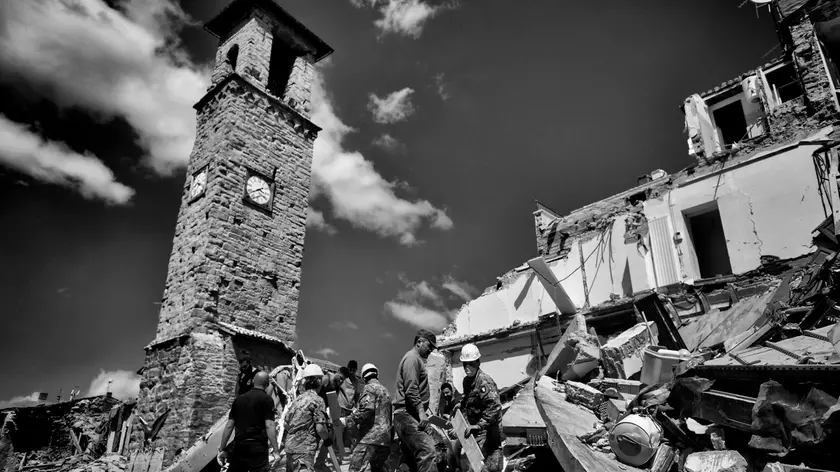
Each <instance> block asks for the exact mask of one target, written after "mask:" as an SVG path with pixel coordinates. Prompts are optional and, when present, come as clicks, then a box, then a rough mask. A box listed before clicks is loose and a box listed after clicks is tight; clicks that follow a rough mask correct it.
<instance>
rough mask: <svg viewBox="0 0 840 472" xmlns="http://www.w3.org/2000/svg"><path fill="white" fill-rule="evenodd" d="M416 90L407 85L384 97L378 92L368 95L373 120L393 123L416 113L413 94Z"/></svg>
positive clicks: (381, 122) (380, 122)
mask: <svg viewBox="0 0 840 472" xmlns="http://www.w3.org/2000/svg"><path fill="white" fill-rule="evenodd" d="M412 93H414V90H413V89H411V88H409V87H405V88H404V89H402V90H397V91H396V92H391V93H390V94H388V95H387V96H385V97H384V98H379V97H378V96H376V94H373V93H371V94H370V95H368V110H369V111H370V112H371V113H373V121H375V122H376V123H379V124H393V123H396V122H398V121H404V120H406V119H408V117H409V116H411V115H412V114H413V113H414V105H413V104H412V103H411V94H412Z"/></svg>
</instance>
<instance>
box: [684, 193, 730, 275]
mask: <svg viewBox="0 0 840 472" xmlns="http://www.w3.org/2000/svg"><path fill="white" fill-rule="evenodd" d="M685 223H686V227H687V228H688V233H689V235H690V237H691V242H692V244H693V246H694V253H695V255H696V256H697V266H698V267H697V268H698V270H699V271H700V277H701V278H704V279H707V278H712V277H718V276H722V275H731V274H732V265H731V264H730V262H729V251H728V250H727V248H726V236H725V235H724V233H723V222H722V221H721V219H720V211H718V207H717V203H716V202H713V203H712V204H711V206H706V205H704V206H703V207H702V208H699V209H697V210H695V211H690V212H686V213H685Z"/></svg>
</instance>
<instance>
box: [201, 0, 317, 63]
mask: <svg viewBox="0 0 840 472" xmlns="http://www.w3.org/2000/svg"><path fill="white" fill-rule="evenodd" d="M256 7H262V8H263V9H265V10H267V11H268V12H269V13H270V14H272V15H273V16H274V17H275V18H276V19H277V20H278V21H280V22H282V23H283V24H284V25H286V26H287V27H288V28H290V29H291V30H292V31H293V32H294V33H295V34H296V35H297V36H299V37H300V38H302V39H303V40H304V41H305V42H306V43H307V44H305V45H299V47H300V48H301V49H303V50H305V52H307V53H309V54H311V55H312V57H313V62H318V61H320V60H321V59H324V58H325V57H327V56H329V55H330V54H332V52H333V49H332V48H331V47H330V46H329V45H327V43H325V42H324V41H323V40H322V39H321V38H319V37H318V36H317V35H316V34H315V33H313V32H312V31H310V30H309V28H307V27H306V26H304V25H303V24H301V23H300V22H299V21H298V20H296V19H295V18H294V17H293V16H292V15H290V14H289V12H287V11H286V10H285V9H283V7H281V6H280V4H279V2H278V1H277V0H233V1H232V2H230V3H228V4H227V6H226V7H225V8H224V9H222V11H221V12H219V14H217V15H216V16H214V17H213V18H212V19H211V20H210V21H208V22H207V23H205V24H204V29H205V31H207V32H208V33H210V34H212V35H213V36H215V37H217V38H219V39H223V38H224V37H225V36H226V35H227V34H228V33H230V32H231V31H232V30H233V29H234V27H235V26H236V25H237V23H238V22H239V21H241V20H242V19H243V18H245V16H246V15H248V13H249V12H250V11H251V10H253V9H254V8H256Z"/></svg>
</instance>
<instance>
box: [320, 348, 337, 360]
mask: <svg viewBox="0 0 840 472" xmlns="http://www.w3.org/2000/svg"><path fill="white" fill-rule="evenodd" d="M315 354H318V355H319V356H321V357H323V358H324V359H328V358H330V357H335V356H337V355H338V353H337V352H336V351H335V349H332V348H329V347H325V348H321V349H318V350H317V351H315Z"/></svg>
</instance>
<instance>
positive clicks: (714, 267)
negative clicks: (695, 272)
mask: <svg viewBox="0 0 840 472" xmlns="http://www.w3.org/2000/svg"><path fill="white" fill-rule="evenodd" d="M739 105H740V103H739ZM685 219H686V226H687V227H688V232H689V235H690V236H691V242H692V243H693V245H694V253H695V255H696V256H697V266H698V269H699V270H700V277H701V278H704V279H708V278H712V277H718V276H722V275H732V265H731V264H730V262H729V250H727V248H726V236H725V235H724V233H723V222H722V221H721V219H720V211H719V210H718V207H717V204H715V205H714V206H713V207H711V208H704V209H702V210H700V211H697V212H693V213H691V214H688V213H687V214H686V215H685Z"/></svg>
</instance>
